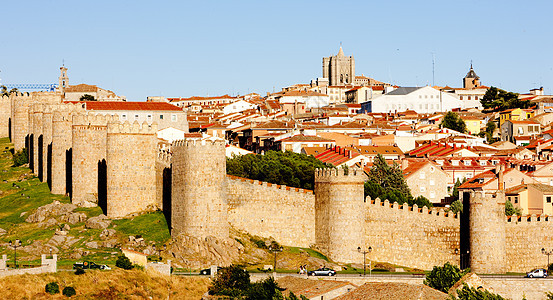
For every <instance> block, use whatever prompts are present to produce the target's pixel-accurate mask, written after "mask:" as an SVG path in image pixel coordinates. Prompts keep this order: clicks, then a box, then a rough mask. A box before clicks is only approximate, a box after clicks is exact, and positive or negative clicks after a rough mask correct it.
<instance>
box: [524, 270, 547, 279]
mask: <svg viewBox="0 0 553 300" xmlns="http://www.w3.org/2000/svg"><path fill="white" fill-rule="evenodd" d="M525 277H528V278H546V277H547V270H546V269H535V270H532V271H530V272H528V273H526V276H525Z"/></svg>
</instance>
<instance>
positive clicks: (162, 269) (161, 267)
mask: <svg viewBox="0 0 553 300" xmlns="http://www.w3.org/2000/svg"><path fill="white" fill-rule="evenodd" d="M146 269H153V270H156V271H158V272H159V273H160V274H163V275H168V276H169V275H171V261H170V260H168V261H167V263H166V264H164V263H159V262H155V263H153V262H149V263H147V264H146Z"/></svg>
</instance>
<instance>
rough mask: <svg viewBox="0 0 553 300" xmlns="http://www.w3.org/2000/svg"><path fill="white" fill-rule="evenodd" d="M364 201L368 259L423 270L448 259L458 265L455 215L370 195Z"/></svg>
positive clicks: (457, 222)
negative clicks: (400, 203)
mask: <svg viewBox="0 0 553 300" xmlns="http://www.w3.org/2000/svg"><path fill="white" fill-rule="evenodd" d="M365 204H366V212H367V213H366V217H365V218H366V219H365V220H366V222H365V232H366V239H365V245H364V247H365V249H368V248H369V247H371V248H372V251H371V252H370V253H369V254H368V257H367V259H370V260H373V261H382V262H390V263H393V264H398V265H402V266H408V267H412V268H419V269H423V270H429V269H432V267H433V266H436V265H443V264H444V263H446V262H448V261H449V262H450V263H455V264H457V265H459V260H460V259H459V255H458V254H457V255H456V254H455V249H459V244H460V240H459V237H460V236H459V232H460V230H459V216H458V215H453V214H451V213H445V212H444V210H443V209H436V208H432V209H428V208H427V207H426V206H423V207H422V208H419V207H417V205H414V206H412V207H410V206H407V204H404V205H402V206H400V205H398V203H397V202H395V203H393V204H391V203H390V202H389V201H388V200H385V201H380V199H378V198H377V199H375V200H371V199H370V197H367V199H366V202H365ZM351 247H355V248H357V247H358V246H357V245H351ZM361 247H363V246H361Z"/></svg>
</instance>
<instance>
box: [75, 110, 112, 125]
mask: <svg viewBox="0 0 553 300" xmlns="http://www.w3.org/2000/svg"><path fill="white" fill-rule="evenodd" d="M115 119H116V117H114V116H111V115H101V114H92V113H84V112H82V113H79V112H77V113H75V114H74V115H73V125H75V126H82V125H88V126H107V124H108V122H111V121H113V120H115Z"/></svg>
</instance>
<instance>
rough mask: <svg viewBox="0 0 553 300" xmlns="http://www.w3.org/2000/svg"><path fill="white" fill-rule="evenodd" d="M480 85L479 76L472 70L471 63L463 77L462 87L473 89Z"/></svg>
mask: <svg viewBox="0 0 553 300" xmlns="http://www.w3.org/2000/svg"><path fill="white" fill-rule="evenodd" d="M480 85H481V84H480V77H478V75H476V72H474V69H473V68H472V63H471V64H470V70H469V72H468V73H467V75H466V76H465V78H463V88H465V89H474V88H477V87H479V86H480Z"/></svg>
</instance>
